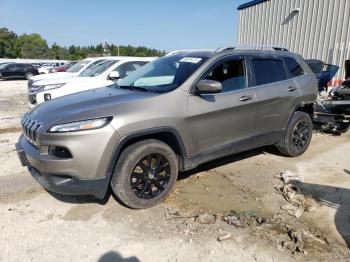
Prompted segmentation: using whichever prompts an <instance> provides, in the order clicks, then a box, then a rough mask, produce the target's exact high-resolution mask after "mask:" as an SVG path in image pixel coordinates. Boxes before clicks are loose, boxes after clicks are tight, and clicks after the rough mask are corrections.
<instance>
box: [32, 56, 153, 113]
mask: <svg viewBox="0 0 350 262" xmlns="http://www.w3.org/2000/svg"><path fill="white" fill-rule="evenodd" d="M153 59H155V57H120V56H119V57H105V60H104V61H102V62H100V63H98V64H96V65H95V66H93V67H91V68H89V69H86V70H85V71H83V72H82V73H80V74H79V75H78V76H77V77H71V78H64V79H52V80H41V81H36V82H34V83H33V85H32V87H31V89H29V92H28V98H29V108H33V107H34V106H36V105H37V104H41V103H43V102H45V101H48V100H52V99H55V98H58V97H62V96H66V95H70V94H74V93H78V92H83V91H86V90H90V89H95V88H100V87H105V86H109V85H112V84H115V83H116V82H117V81H119V80H120V79H123V78H124V77H126V76H127V75H129V74H130V73H132V72H133V71H135V70H136V69H138V68H139V67H141V66H143V65H145V64H147V63H148V62H150V61H152V60H153Z"/></svg>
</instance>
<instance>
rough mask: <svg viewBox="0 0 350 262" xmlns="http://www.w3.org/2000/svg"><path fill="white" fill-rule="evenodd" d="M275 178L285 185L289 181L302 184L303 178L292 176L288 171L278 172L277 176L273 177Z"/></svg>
mask: <svg viewBox="0 0 350 262" xmlns="http://www.w3.org/2000/svg"><path fill="white" fill-rule="evenodd" d="M275 178H278V179H281V180H282V181H283V182H284V183H285V184H288V183H289V182H291V181H294V182H295V181H299V182H303V178H302V177H301V176H299V175H296V174H293V173H292V172H291V171H289V170H285V171H281V172H279V173H278V174H277V175H275Z"/></svg>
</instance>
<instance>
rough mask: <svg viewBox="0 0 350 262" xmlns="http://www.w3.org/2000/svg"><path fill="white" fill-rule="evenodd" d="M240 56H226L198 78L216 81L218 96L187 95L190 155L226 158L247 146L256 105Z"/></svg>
mask: <svg viewBox="0 0 350 262" xmlns="http://www.w3.org/2000/svg"><path fill="white" fill-rule="evenodd" d="M248 75H249V74H248V70H247V66H246V59H245V57H243V56H230V57H225V58H223V59H221V60H219V61H218V62H216V63H215V64H214V65H212V66H211V67H210V68H209V69H208V70H207V71H206V72H205V73H204V75H203V77H202V78H201V79H210V80H215V81H219V82H221V84H222V87H223V89H222V91H221V92H220V93H217V94H201V95H190V96H189V99H188V114H189V115H188V119H187V126H188V129H189V133H190V136H191V137H192V141H194V143H193V144H194V148H193V149H192V152H191V153H192V155H196V156H200V155H203V154H204V155H205V156H204V158H205V157H206V156H207V155H208V154H211V153H213V154H214V155H215V156H218V154H222V155H227V154H228V153H232V152H238V151H242V150H244V149H246V148H247V147H249V142H250V136H251V132H252V128H253V122H254V114H255V107H254V103H255V102H256V96H255V92H254V91H253V90H251V89H250V88H248V82H249V76H248Z"/></svg>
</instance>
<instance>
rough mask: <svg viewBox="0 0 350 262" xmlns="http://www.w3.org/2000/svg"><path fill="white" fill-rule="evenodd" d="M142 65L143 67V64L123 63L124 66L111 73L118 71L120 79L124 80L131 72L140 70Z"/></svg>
mask: <svg viewBox="0 0 350 262" xmlns="http://www.w3.org/2000/svg"><path fill="white" fill-rule="evenodd" d="M142 65H144V63H143V62H138V61H135V62H127V63H124V64H122V65H120V66H118V67H117V68H115V69H114V70H113V71H118V72H119V76H120V78H121V79H122V78H125V77H127V76H128V75H130V74H131V73H132V72H134V71H135V70H137V69H138V68H140V67H141V66H142Z"/></svg>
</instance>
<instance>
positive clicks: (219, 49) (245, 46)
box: [215, 45, 288, 53]
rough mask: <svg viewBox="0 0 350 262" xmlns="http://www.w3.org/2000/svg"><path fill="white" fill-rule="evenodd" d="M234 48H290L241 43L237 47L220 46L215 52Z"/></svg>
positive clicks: (283, 49) (279, 49) (281, 49)
mask: <svg viewBox="0 0 350 262" xmlns="http://www.w3.org/2000/svg"><path fill="white" fill-rule="evenodd" d="M233 49H261V50H263V49H264V50H265V49H269V50H275V51H288V49H286V48H284V47H278V46H270V45H239V46H237V47H233V46H223V47H219V48H218V49H216V50H215V53H219V52H222V51H226V50H233Z"/></svg>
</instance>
